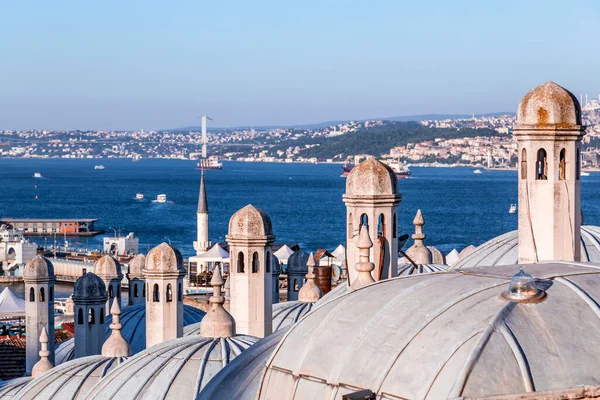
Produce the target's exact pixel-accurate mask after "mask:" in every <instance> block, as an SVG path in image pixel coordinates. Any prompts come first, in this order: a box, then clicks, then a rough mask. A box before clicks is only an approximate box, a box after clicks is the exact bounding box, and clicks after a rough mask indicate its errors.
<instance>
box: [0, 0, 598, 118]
mask: <svg viewBox="0 0 600 400" xmlns="http://www.w3.org/2000/svg"><path fill="white" fill-rule="evenodd" d="M599 20H600V2H599V1H597V0H588V1H584V0H581V1H579V0H573V1H563V0H560V1H558V0H556V1H555V0H527V1H516V0H514V1H512V0H506V1H499V0H498V1H491V0H489V1H488V0H485V1H481V0H477V1H475V0H473V1H466V0H452V1H448V0H430V1H427V0H422V1H404V0H389V1H376V0H373V1H364V0H361V1H351V0H339V1H327V0H322V1H310V0H303V1H282V0H274V1H260V0H255V1H241V0H240V1H199V0H195V1H193V0H189V1H184V0H170V1H164V0H156V1H154V0H139V1H135V0H114V1H113V0H103V1H82V0H73V1H62V0H53V1H48V0H37V1H34V0H28V1H17V0H0V129H23V128H46V129H72V128H79V129H137V128H145V129H151V128H172V127H181V126H187V125H192V124H197V120H196V119H195V118H196V117H197V116H198V115H201V114H207V115H210V116H212V117H213V118H214V119H215V121H214V125H215V126H232V125H250V124H252V125H266V124H296V123H310V122H321V121H328V120H338V119H362V118H372V117H386V116H398V115H412V114H424V113H471V112H475V113H485V112H495V111H514V110H515V109H516V107H517V105H518V102H519V100H520V98H521V97H522V96H523V95H524V94H525V93H526V92H527V91H528V90H530V89H532V88H533V87H535V86H537V85H538V84H540V83H543V82H544V81H546V80H553V81H555V82H557V83H559V84H561V85H563V86H565V87H567V88H568V89H570V90H571V91H573V92H574V93H576V94H577V95H578V94H579V93H580V92H585V91H588V92H589V93H590V95H592V93H593V94H594V95H595V96H597V94H598V92H600V81H599V79H598V72H597V70H598V68H599V66H600V51H598V49H599V47H598V21H599Z"/></svg>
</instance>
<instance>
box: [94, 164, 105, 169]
mask: <svg viewBox="0 0 600 400" xmlns="http://www.w3.org/2000/svg"><path fill="white" fill-rule="evenodd" d="M94 169H104V165H94Z"/></svg>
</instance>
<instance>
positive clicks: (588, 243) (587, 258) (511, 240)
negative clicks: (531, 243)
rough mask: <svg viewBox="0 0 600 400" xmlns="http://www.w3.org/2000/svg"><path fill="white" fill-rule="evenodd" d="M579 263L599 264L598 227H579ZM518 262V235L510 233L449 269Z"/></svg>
mask: <svg viewBox="0 0 600 400" xmlns="http://www.w3.org/2000/svg"><path fill="white" fill-rule="evenodd" d="M581 261H583V262H594V263H600V227H598V226H593V225H584V226H582V227H581ZM518 262H519V234H518V231H511V232H508V233H505V234H503V235H500V236H498V237H495V238H493V239H491V240H489V241H487V242H485V243H484V244H482V245H481V246H479V247H477V248H476V249H475V250H474V251H473V252H471V253H470V254H468V255H466V256H464V257H463V258H461V259H460V260H459V261H458V262H456V264H454V265H453V266H452V267H451V268H450V269H451V270H455V269H463V268H470V267H478V266H490V265H512V264H517V263H518Z"/></svg>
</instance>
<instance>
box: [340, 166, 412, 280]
mask: <svg viewBox="0 0 600 400" xmlns="http://www.w3.org/2000/svg"><path fill="white" fill-rule="evenodd" d="M342 199H343V200H344V203H346V254H347V258H348V264H349V265H354V263H356V262H357V261H358V249H357V248H356V247H355V246H354V244H355V239H356V237H357V236H358V233H359V230H360V228H361V226H363V225H364V226H366V227H367V229H368V230H369V236H370V237H371V238H375V239H376V245H375V246H373V247H372V248H371V250H370V252H371V255H370V257H371V259H372V260H375V261H376V263H377V266H376V268H375V269H374V270H373V273H372V274H373V278H374V279H375V280H380V279H387V278H390V277H394V276H396V275H397V274H398V226H397V223H398V222H397V221H398V205H399V204H400V200H401V199H402V196H401V195H399V194H398V178H397V177H396V173H395V172H394V171H393V170H392V169H391V168H390V167H389V166H387V165H385V164H384V163H382V162H380V161H377V160H376V159H375V158H369V159H368V160H366V161H364V162H362V163H360V164H358V165H357V166H355V167H354V168H352V171H351V172H350V174H349V175H348V178H347V180H346V193H345V194H344V196H343V197H342ZM382 252H383V254H382ZM348 273H349V274H350V276H349V279H350V282H353V281H354V280H355V279H356V275H357V273H356V271H355V270H353V269H352V268H350V269H349V270H348Z"/></svg>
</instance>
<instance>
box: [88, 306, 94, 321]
mask: <svg viewBox="0 0 600 400" xmlns="http://www.w3.org/2000/svg"><path fill="white" fill-rule="evenodd" d="M95 322H96V316H95V313H94V309H93V308H90V310H89V311H88V324H90V325H93V324H94V323H95Z"/></svg>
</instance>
